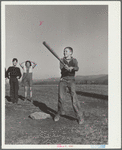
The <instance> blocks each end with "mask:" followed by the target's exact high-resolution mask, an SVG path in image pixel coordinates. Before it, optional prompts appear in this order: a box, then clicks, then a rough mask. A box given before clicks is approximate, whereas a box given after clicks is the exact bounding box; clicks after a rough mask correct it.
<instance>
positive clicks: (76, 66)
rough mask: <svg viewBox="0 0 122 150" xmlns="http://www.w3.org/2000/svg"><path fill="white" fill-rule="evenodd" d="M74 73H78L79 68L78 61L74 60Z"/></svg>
mask: <svg viewBox="0 0 122 150" xmlns="http://www.w3.org/2000/svg"><path fill="white" fill-rule="evenodd" d="M73 70H74V71H78V70H79V67H78V61H77V60H76V59H74V67H73Z"/></svg>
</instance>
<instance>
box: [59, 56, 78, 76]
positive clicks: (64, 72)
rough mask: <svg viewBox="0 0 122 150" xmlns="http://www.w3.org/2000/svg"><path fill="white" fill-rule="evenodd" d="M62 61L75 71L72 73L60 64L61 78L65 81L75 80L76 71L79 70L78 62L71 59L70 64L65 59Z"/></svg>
mask: <svg viewBox="0 0 122 150" xmlns="http://www.w3.org/2000/svg"><path fill="white" fill-rule="evenodd" d="M62 61H63V62H64V63H65V64H66V65H68V66H69V67H73V70H72V71H71V72H70V71H68V70H66V69H65V68H64V66H63V65H62V64H61V63H60V69H61V78H63V79H75V71H78V70H79V67H78V62H77V60H76V59H75V58H73V57H72V58H71V60H70V61H69V62H67V60H66V59H65V58H62Z"/></svg>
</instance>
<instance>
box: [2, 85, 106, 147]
mask: <svg viewBox="0 0 122 150" xmlns="http://www.w3.org/2000/svg"><path fill="white" fill-rule="evenodd" d="M76 91H77V96H78V99H79V101H80V104H81V107H82V110H83V112H84V118H85V122H84V124H82V125H79V124H78V123H77V121H76V119H75V115H74V111H73V108H72V104H71V99H70V96H69V94H67V98H66V101H65V107H64V108H65V111H66V115H65V116H62V117H61V118H60V120H59V121H58V122H54V121H53V117H54V115H55V113H56V111H57V103H58V101H57V100H58V86H52V85H51V86H33V103H30V101H26V102H25V101H23V98H24V89H23V88H22V87H20V89H19V103H18V105H15V104H12V103H11V102H10V99H9V86H8V85H6V98H5V144H14V145H17V144H23V145H25V144H36V145H38V144H82V145H85V144H86V145H88V144H90V145H91V144H93V145H96V144H101V145H102V144H105V145H106V144H107V143H108V86H104V85H82V86H77V87H76ZM40 111H42V112H46V113H48V114H50V115H51V118H49V119H40V120H33V119H31V118H29V115H30V114H31V113H33V112H40Z"/></svg>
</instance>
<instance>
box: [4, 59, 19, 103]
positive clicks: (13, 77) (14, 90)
mask: <svg viewBox="0 0 122 150" xmlns="http://www.w3.org/2000/svg"><path fill="white" fill-rule="evenodd" d="M12 62H13V66H11V67H9V68H8V70H7V71H6V77H7V78H8V79H10V80H9V83H10V98H11V101H12V102H13V103H18V90H19V84H18V79H20V78H21V72H20V69H19V68H18V67H16V65H17V63H18V60H17V58H13V60H12Z"/></svg>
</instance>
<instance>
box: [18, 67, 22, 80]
mask: <svg viewBox="0 0 122 150" xmlns="http://www.w3.org/2000/svg"><path fill="white" fill-rule="evenodd" d="M18 76H19V79H20V78H21V76H22V74H21V71H20V69H19V68H18Z"/></svg>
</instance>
